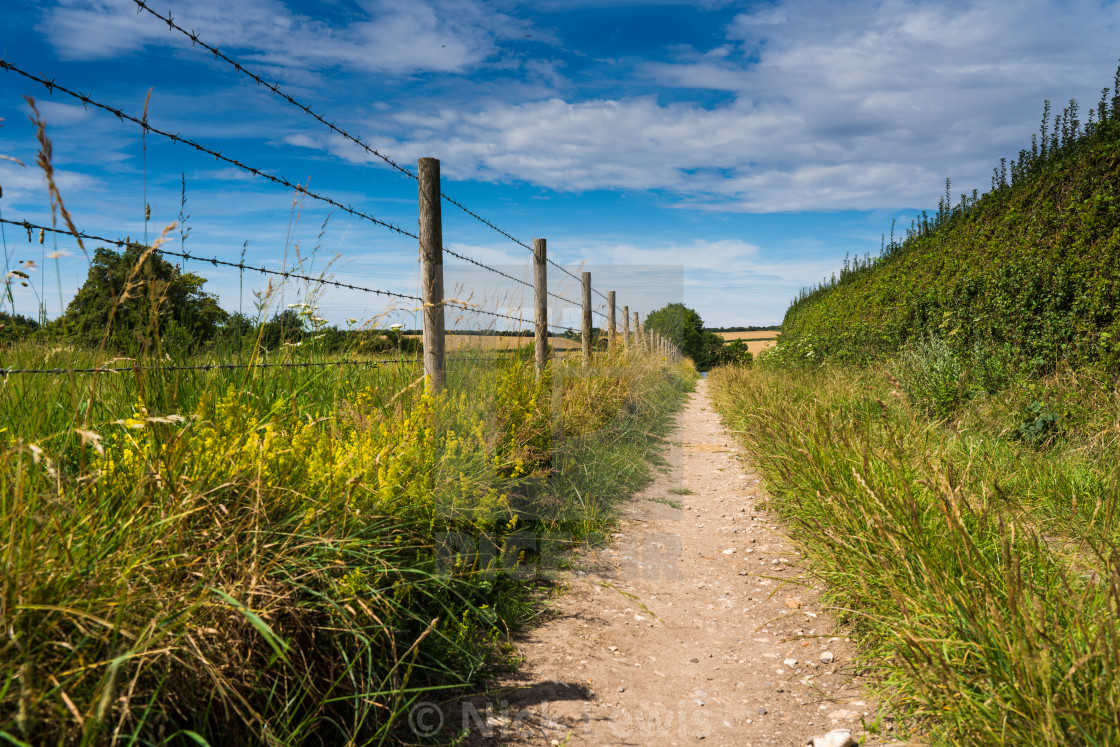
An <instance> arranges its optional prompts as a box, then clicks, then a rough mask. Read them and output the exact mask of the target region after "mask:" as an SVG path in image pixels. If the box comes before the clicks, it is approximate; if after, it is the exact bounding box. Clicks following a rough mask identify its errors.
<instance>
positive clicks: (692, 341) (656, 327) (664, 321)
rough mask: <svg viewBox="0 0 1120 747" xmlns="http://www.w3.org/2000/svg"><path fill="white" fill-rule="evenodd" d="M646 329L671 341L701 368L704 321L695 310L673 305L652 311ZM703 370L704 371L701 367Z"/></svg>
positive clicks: (678, 304)
mask: <svg viewBox="0 0 1120 747" xmlns="http://www.w3.org/2000/svg"><path fill="white" fill-rule="evenodd" d="M645 327H646V329H648V330H652V331H654V332H658V333H660V334H661V336H662V337H665V338H667V339H668V340H670V341H671V342H672V343H673V344H675V345H676V346H677V347H678V348H680V349H681V352H683V353H684V354H685V355H686V356H688V357H689V358H691V359H692V360H693V361H696V364H697V366H698V367H700V359H701V358H702V357H703V351H704V320H703V319H701V318H700V315H699V314H697V313H696V312H695V311H694V310H692V309H690V308H688V307H687V306H685V305H684V304H683V303H671V304H669V305H667V306H663V307H662V308H660V309H657V310H656V311H651V312H650V313H649V316H647V317H646V320H645ZM701 370H704V369H703V368H702V367H701Z"/></svg>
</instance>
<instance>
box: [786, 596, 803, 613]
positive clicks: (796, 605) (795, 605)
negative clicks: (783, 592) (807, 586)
mask: <svg viewBox="0 0 1120 747" xmlns="http://www.w3.org/2000/svg"><path fill="white" fill-rule="evenodd" d="M786 606H787V607H789V608H790V609H791V610H799V609H801V600H799V599H794V598H793V597H790V598H789V599H787V600H786Z"/></svg>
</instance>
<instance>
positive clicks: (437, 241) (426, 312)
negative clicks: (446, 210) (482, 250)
mask: <svg viewBox="0 0 1120 747" xmlns="http://www.w3.org/2000/svg"><path fill="white" fill-rule="evenodd" d="M417 165H418V169H417V173H418V179H417V181H418V182H419V183H420V296H421V298H422V299H423V303H424V308H423V312H422V313H421V318H422V319H423V325H424V376H425V378H427V380H428V389H429V391H431V393H432V394H438V393H439V392H441V391H443V387H444V385H445V384H446V383H447V369H446V368H445V365H446V363H445V360H444V342H445V341H444V319H443V223H442V220H441V217H440V188H439V159H438V158H421V159H420V160H419V162H418V164H417Z"/></svg>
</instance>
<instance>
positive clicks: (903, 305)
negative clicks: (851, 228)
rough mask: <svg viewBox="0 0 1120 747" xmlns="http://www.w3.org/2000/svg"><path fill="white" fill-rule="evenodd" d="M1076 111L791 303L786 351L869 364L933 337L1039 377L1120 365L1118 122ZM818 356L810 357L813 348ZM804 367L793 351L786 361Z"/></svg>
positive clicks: (1110, 115) (1112, 116) (1105, 111)
mask: <svg viewBox="0 0 1120 747" xmlns="http://www.w3.org/2000/svg"><path fill="white" fill-rule="evenodd" d="M1101 107H1102V108H1101V109H1098V110H1096V118H1095V120H1094V121H1092V123H1091V124H1089V125H1088V126H1087V127H1085V128H1084V129H1082V127H1081V125H1080V124H1079V123H1078V122H1077V116H1076V104H1075V102H1074V103H1073V104H1071V106H1070V107H1068V108H1067V109H1066V110H1065V111H1063V112H1062V113H1061V114H1059V115H1058V122H1057V123H1053V124H1052V129H1050V128H1049V127H1048V126H1047V122H1048V119H1049V117H1050V114H1049V105H1047V112H1046V114H1045V116H1044V128H1043V129H1044V131H1043V133H1042V134H1043V137H1042V148H1041V150H1038V149H1037V148H1034V149H1032V150H1031V151H1027V150H1024V151H1022V152H1021V153H1020V156H1019V158H1018V160H1016V161H1012V162H1011V163H1010V178H1008V173H1007V171H1008V170H1007V166H1006V165H1005V166H1002V167H1000V168H998V169H997V173H996V176H995V178H994V179H993V185H992V190H991V191H990V192H988V193H987V194H985V195H983V196H982V197H977V196H976V195H975V193H974V194H973V196H971V197H969V196H967V195H962V196H961V200H960V201H959V202H958V203H956V204H952V202H951V200H950V199H949V195H948V194H947V195H946V196H945V197H943V198H942V202H941V205H940V206H939V209H938V212H937V214H936V216H933V217H930V216H927V215H925V214H923V216H922V217H920V218H918V219H916V220H915V221H914V223H913V224H912V225H911V227H910V229H908V231H907V232H906V238H905V240H896V239H895V237H894V233H893V227H892V235H891V237H890V240H889V241H887V240H886V239H884V243H883V247H882V251H881V254H880V256H878V257H876V258H872V257H871V256H870V255H868V256H867V257H865V258H863V259H861V258H858V257H857V258H856V259H855V260H854V261H849V260H847V259H846V260H845V263H844V267H843V268H842V270H841V273H840V275H839V277H838V278H836V279H835V281H834V282H826V283H822V284H821V285H820V286H818V287H817V288H815V289H811V290H807V291H805V292H803V293H802V295H801V296H800V297H799V298H798V299H797V300H796V301H795V302H794V303H793V305H791V306H790V308H789V310H788V311H787V313H786V317H785V321H784V323H783V334H782V337H781V339H780V341H779V343H778V348H779V349H780V348H782V347H789V346H793V347H795V348H800V349H801V350H800V353H801V357H804V356H806V355H808V354H809V353H810V352H811V353H812V356H811V358H812V359H813V360H815V361H820V360H824V359H828V360H837V361H865V360H868V359H870V358H874V357H877V356H879V355H881V354H883V353H885V352H886V353H889V352H892V351H895V350H897V349H899V348H900V347H902V346H904V345H905V344H906V343H907V342H908V341H910V340H913V339H917V338H922V337H928V336H934V337H939V338H942V339H944V340H946V341H947V342H948V343H949V344H950V345H952V346H953V347H954V348H956V349H957V350H960V351H967V350H969V349H970V348H971V347H972V346H973V344H974V343H980V344H981V345H983V346H984V347H991V348H995V349H1001V350H1005V351H1006V352H1007V353H1008V354H1009V356H1010V357H1011V358H1012V359H1014V360H1021V361H1024V362H1025V363H1026V364H1027V365H1029V366H1030V367H1031V368H1032V369H1033V370H1034V371H1035V372H1036V373H1041V372H1047V371H1053V370H1054V369H1055V367H1056V366H1057V364H1058V362H1059V361H1069V362H1071V363H1074V364H1077V363H1082V362H1085V363H1092V362H1096V361H1102V362H1104V363H1106V364H1107V365H1109V366H1111V367H1113V368H1117V367H1118V366H1120V315H1118V314H1120V112H1118V111H1117V110H1116V109H1115V107H1110V105H1109V104H1108V102H1107V101H1102V103H1101ZM810 347H811V351H810V350H808V348H810ZM787 357H789V358H795V359H796V358H798V357H799V356H798V355H797V354H796V352H795V353H794V354H792V355H788V354H787Z"/></svg>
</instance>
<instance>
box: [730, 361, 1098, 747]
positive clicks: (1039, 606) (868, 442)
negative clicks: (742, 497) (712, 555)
mask: <svg viewBox="0 0 1120 747" xmlns="http://www.w3.org/2000/svg"><path fill="white" fill-rule="evenodd" d="M926 354H927V355H929V356H932V357H934V358H936V360H934V361H933V362H930V363H922V364H916V365H919V366H921V367H922V368H921V370H923V371H927V372H929V371H932V372H933V373H930V374H929V375H930V376H931V377H932V378H933V379H934V380H937V381H943V382H945V385H944V388H945V389H946V390H948V391H950V392H960V391H961V389H960V388H959V387H956V388H954V380H956V381H958V382H959V381H961V380H964V381H967V380H969V378H970V374H969V371H970V370H971V368H972V364H970V363H969V362H968V361H967V360H964V359H955V360H954V359H951V358H950V357H949V355H948V354H946V353H944V352H943V351H942V349H941V348H940V346H937V345H936V344H933V345H931V346H930V349H929V350H927V351H926ZM957 371H959V372H960V377H959V378H956V372H957ZM709 382H710V390H711V392H712V396H713V398H714V399H715V401H716V404H717V407H718V409H719V410H720V412H721V413H722V414H723V416H724V418H725V419H726V421H727V422H728V424H729V426H730V427H731V428H732V429H733V430H734V431H735V432H736V433H738V434H740V436H741V438H742V439H743V440H744V441H745V444H746V446H747V447H748V448H749V449H750V452H751V453H752V454H753V456H754V459H755V461H756V463H757V464H758V466H759V469H760V470H761V471H762V473H763V475H764V478H765V482H766V487H767V489H768V491H769V492H770V493H771V495H772V496H773V500H772V501H770V505H771V506H772V507H773V508H775V509H776V510H777V511H778V512H779V513H780V514H781V515H782V516H783V517H784V518H785V519H786V520H787V521H788V526H790V528H791V530H792V532H793V536H794V539H795V540H796V541H797V542H798V543H799V545H800V546H801V548H803V549H804V550H805V552H806V555H807V556H808V558H809V559H810V561H811V568H812V569H813V573H814V575H815V576H817V577H818V578H819V579H821V580H822V581H824V582H825V584H826V594H827V595H828V597H829V601H830V603H831V604H832V606H833V608H834V609H837V610H841V611H844V610H847V611H849V612H848V613H847V614H845V615H844V619H843V622H844V624H845V625H846V626H847V629H848V630H850V631H851V634H852V637H853V639H854V640H856V641H857V642H858V644H859V646H860V647H861V650H862V652H863V653H862V658H863V660H864V662H866V663H867V664H868V665H869V666H870V667H871V668H872V671H874V672H875V673H876V674H877V676H878V677H879V678H880V680H879V683H878V685H879V689H880V690H881V692H882V693H883V694H884V698H885V701H886V704H887V705H888V707H889V708H890V709H892V711H894V715H896V716H903V717H907V716H908V717H909V718H908V719H904V720H905V721H908V723H904V724H903V726H906V727H908V728H904V729H902V730H901V731H902V733H897V732H896V734H895V735H892V736H896V737H898V738H899V741H907V742H921V743H925V744H931V745H972V746H975V747H982V746H983V747H986V746H987V745H996V744H1006V745H1012V744H1014V745H1027V744H1039V745H1041V744H1047V745H1073V744H1076V745H1111V744H1117V743H1120V564H1118V561H1120V556H1118V551H1117V547H1118V543H1120V524H1118V523H1117V521H1116V519H1117V514H1118V511H1120V471H1118V470H1117V468H1116V458H1115V455H1116V452H1117V446H1118V443H1117V440H1118V438H1120V436H1118V433H1117V430H1116V428H1115V402H1116V401H1117V397H1118V396H1120V392H1118V391H1117V389H1116V384H1115V379H1114V378H1113V377H1112V376H1108V375H1102V374H1101V373H1100V372H1097V371H1090V370H1085V371H1081V372H1068V371H1066V372H1060V373H1059V374H1058V375H1055V376H1051V377H1047V378H1046V379H1045V380H1042V381H1039V380H1028V381H1017V382H1016V384H1017V386H1013V387H1008V388H1007V389H1005V390H1003V391H1002V392H1000V393H998V394H997V395H991V396H985V397H977V398H974V399H967V398H966V399H965V400H964V401H960V402H957V403H956V404H955V405H954V406H955V408H956V410H955V413H956V421H955V422H954V423H953V427H952V428H947V427H945V425H944V424H942V423H939V422H932V421H930V420H928V419H927V418H926V416H925V413H924V412H923V411H922V410H921V409H918V408H913V407H910V406H909V405H908V403H907V402H906V401H905V400H903V399H900V398H898V397H896V396H892V395H893V394H896V392H891V391H890V390H891V386H892V385H891V383H890V380H889V375H887V374H886V372H885V371H884V370H883V369H882V368H881V367H839V366H830V367H827V368H824V369H821V368H819V367H814V368H811V369H796V368H788V367H774V366H761V367H759V366H756V367H753V368H749V369H748V368H730V367H729V368H721V369H718V370H717V371H715V372H713V373H712V374H711V375H710V376H709ZM1044 402H1050V403H1061V404H1049V405H1048V404H1042V403H1044ZM1066 413H1068V415H1067V414H1066ZM1040 419H1041V420H1040ZM1059 432H1061V433H1062V434H1063V435H1062V438H1061V439H1055V438H1054V436H1055V435H1056V434H1058V433H1059ZM1023 435H1026V436H1027V438H1026V439H1025V440H1027V441H1028V443H1023V442H1022V441H1020V438H1022V437H1023ZM1043 443H1048V444H1049V448H1047V449H1037V448H1033V446H1035V445H1036V444H1037V445H1042V444H1043ZM906 732H910V733H909V734H907V733H906ZM907 737H910V738H909V739H907Z"/></svg>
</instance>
